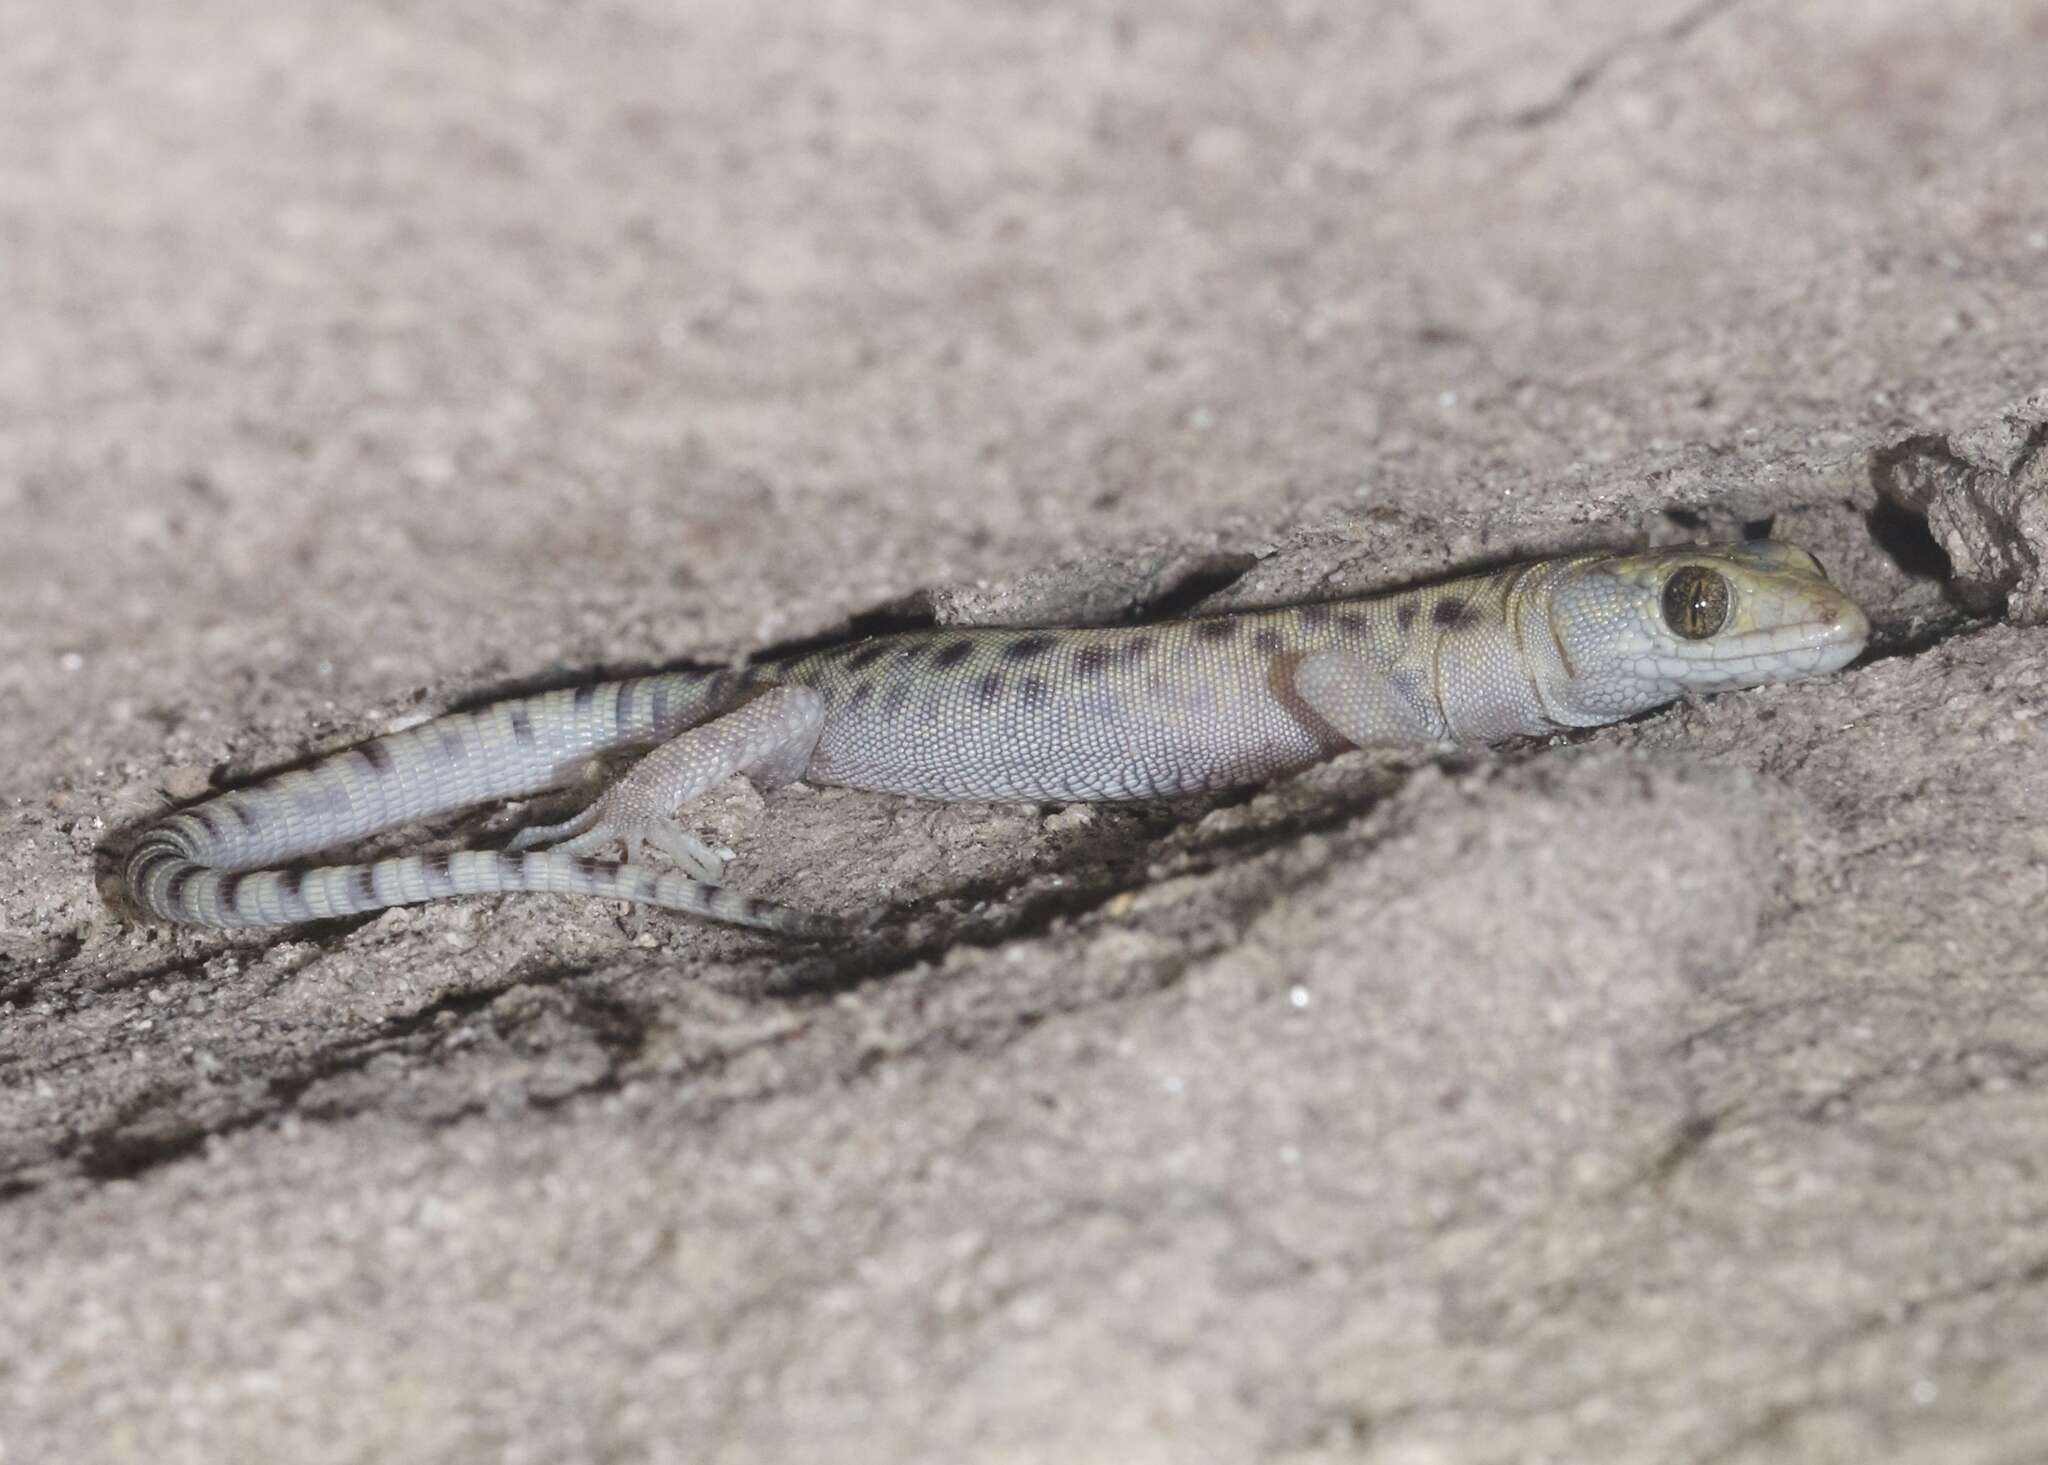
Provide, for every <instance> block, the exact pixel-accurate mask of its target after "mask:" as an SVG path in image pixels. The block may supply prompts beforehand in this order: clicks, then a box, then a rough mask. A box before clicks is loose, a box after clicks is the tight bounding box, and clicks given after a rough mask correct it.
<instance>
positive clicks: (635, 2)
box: [0, 0, 2048, 1465]
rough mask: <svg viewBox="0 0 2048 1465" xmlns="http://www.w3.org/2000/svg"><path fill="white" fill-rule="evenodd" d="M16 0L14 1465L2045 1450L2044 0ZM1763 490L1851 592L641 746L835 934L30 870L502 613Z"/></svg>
mask: <svg viewBox="0 0 2048 1465" xmlns="http://www.w3.org/2000/svg"><path fill="white" fill-rule="evenodd" d="M12 10H13V13H12V14H11V15H10V16H9V18H8V21H7V25H6V34H7V36H8V44H7V45H6V46H5V47H0V222H4V227H5V235H4V242H0V320H4V321H5V322H6V327H5V329H4V331H0V1276H4V1277H5V1278H6V1285H5V1287H0V1462H6V1465H14V1462H17V1461H44V1460H66V1461H95V1460H147V1461H152V1462H155V1461H206V1462H222V1461H239V1460H278V1459H289V1460H293V1461H307V1462H318V1461H380V1462H383V1461H393V1460H412V1459H417V1460H456V1461H467V1460H478V1461H482V1460H490V1461H536V1462H538V1461H546V1462H566V1461H578V1460H590V1461H600V1460H602V1461H626V1460H674V1461H684V1460H689V1461H728V1462H748V1461H777V1460H788V1459H810V1458H830V1459H833V1460H843V1461H849V1462H864V1461H876V1462H903V1461H922V1460H933V1461H956V1460H964V1459H975V1460H1060V1461H1069V1460H1103V1461H1116V1462H1144V1461H1153V1460H1158V1461H1168V1460H1171V1461H1176V1462H1178V1461H1202V1460H1215V1461H1219V1462H1222V1461H1229V1462H1241V1461H1247V1460H1276V1461H1298V1462H1308V1461H1335V1460H1365V1461H1382V1462H1388V1465H1425V1462H1428V1465H1435V1462H1454V1461H1455V1462H1465V1461H1503V1462H1505V1461H1528V1460H1555V1461H1573V1462H1577V1461H1585V1460H1592V1459H1600V1460H1641V1461H1646V1462H1647V1461H1656V1462H1672V1461H1699V1462H1707V1461H1714V1462H1723V1461H1768V1460H1799V1461H1811V1460H1839V1461H1854V1462H1859V1465H1860V1462H1869V1461H1873V1460H1899V1461H1915V1462H1919V1461H1925V1462H1937V1461H1939V1462H1952V1461H1966V1462H1987V1465H1988V1462H2005V1461H2014V1462H2017V1461H2022V1460H2034V1459H2039V1458H2042V1457H2043V1456H2044V1455H2048V1307H2044V1306H2043V1299H2044V1296H2048V1231H2044V1228H2043V1225H2042V1217H2043V1216H2044V1215H2048V1167H2044V1165H2043V1162H2042V1159H2041V1157H2042V1155H2043V1153H2044V1149H2048V924H2044V919H2043V912H2044V910H2048V730H2044V726H2043V724H2044V721H2048V632H2044V631H2043V630H2042V629H2040V626H2041V623H2042V621H2043V620H2044V618H2048V601H2044V596H2048V587H2044V583H2043V579H2042V575H2043V570H2042V567H2043V565H2044V563H2048V543H2044V539H2048V509H2044V497H2043V496H2044V493H2048V480H2044V479H2043V477H2042V474H2043V472H2044V471H2048V454H2043V453H2042V451H2041V449H2042V446H2043V443H2044V437H2043V428H2042V423H2043V421H2044V412H2048V409H2044V406H2043V404H2044V400H2048V398H2044V396H2043V391H2044V387H2048V382H2044V379H2043V371H2044V367H2043V363H2044V362H2048V312H2044V310H2043V308H2042V299H2043V294H2042V290H2043V286H2044V284H2048V171H2044V170H2043V168H2042V166H2041V160H2042V140H2043V138H2044V136H2048V88H2043V87H2042V86H2041V84H2040V78H2041V77H2042V76H2043V75H2044V74H2048V6H2044V5H2043V4H2041V3H2038V0H2026V3H2014V0H1995V3H1994V0H1982V3H1968V0H1945V3H1936V4H1927V3H1908V0H1876V3H1868V0H1820V3H1816V4H1811V5H1803V6H1797V7H1778V6H1768V5H1763V4H1757V3H1747V0H1693V3H1689V4H1686V3H1669V0H1652V3H1647V4H1640V5H1637V4H1619V3H1612V0H1610V3H1594V0H1543V3H1536V4H1529V5H1519V6H1497V5H1479V4H1476V3H1473V0H1427V3H1421V4H1416V5H1412V6H1406V7H1382V6H1352V5H1345V4H1340V3H1337V0H1299V3H1287V4H1279V5H1232V4H1227V3H1223V0H1191V3H1186V4H1181V5H1176V6H1171V7H1153V8H1150V9H1147V8H1143V7H1131V6H1120V5H1111V4H1106V3H1096V0H1058V3H1055V4H1045V5H1036V6H1015V7H988V6H979V7H963V6H948V5H945V4H940V3H934V0H899V3H895V4H892V5H880V6H865V7H837V8H835V7H811V6H788V7H778V6H715V5H709V4H687V5H677V6H662V5H656V4H652V3H646V0H602V3H597V4H591V5H580V6H573V7H564V6H557V5H544V4H540V3H537V0H512V3H492V4H488V5H485V4H478V3H468V0H465V3H458V4H453V5H444V6H437V7H395V8H394V7H387V6H378V5H372V4H365V3H359V0H346V3H341V4H336V5H328V6H319V7H276V6H266V5H259V4H256V3H254V0H192V3H187V4H181V5H178V6H164V7H155V8H147V7H145V8H141V9H131V10H128V11H126V12H125V13H118V14H117V13H115V12H113V11H109V10H106V9H103V8H98V7H41V6H29V5H17V6H15V7H12ZM1766 528H1768V529H1769V531H1770V532H1773V533H1775V534H1777V535H1778V536H1780V537H1783V538H1788V539H1792V540H1795V541H1797V542H1799V543H1802V544H1804V545H1806V546H1807V547H1809V548H1811V549H1813V550H1814V551H1816V552H1817V553H1818V554H1819V555H1820V556H1821V558H1822V560H1823V561H1824V562H1825V563H1826V564H1827V565H1828V567H1829V569H1830V570H1831V572H1833V573H1834V574H1835V575H1836V577H1837V578H1838V579H1840V580H1841V581H1843V582H1844V583H1845V584H1846V585H1848V586H1849V587H1850V588H1851V589H1852V590H1853V591H1854V592H1855V593H1856V594H1857V595H1858V597H1859V598H1860V599H1861V600H1862V602H1863V603H1864V604H1865V606H1866V607H1867V608H1868V609H1869V610H1870V612H1871V614H1872V616H1873V619H1874V620H1875V622H1876V623H1877V626H1878V636H1877V638H1876V641H1875V644H1874V645H1873V648H1872V651H1871V652H1870V654H1869V655H1868V656H1867V657H1866V658H1865V660H1864V661H1863V662H1862V663H1860V664H1859V665H1857V666H1856V667H1853V668H1851V669H1850V670H1849V671H1847V672H1845V673H1843V674H1842V675H1840V676H1838V677H1835V678H1831V679H1828V680H1826V681H1822V682H1815V683H1811V684H1806V685H1801V686H1795V687H1787V688H1777V689H1769V690H1764V691H1759V692H1755V693H1747V694H1741V695H1735V696H1729V697H1724V698H1720V699H1716V700H1713V701H1709V702H1705V703H1701V704H1698V705H1694V706H1686V707H1679V708H1674V709H1671V710H1668V711H1666V712H1664V713H1662V714H1659V715H1656V716H1653V717H1650V718H1648V719H1645V720H1643V721H1641V722H1638V723H1635V724H1632V725H1629V726H1625V727H1620V728H1614V729H1608V730H1604V731H1602V732H1600V733H1597V734H1594V735H1591V736H1589V737H1586V738H1583V739H1576V740H1572V741H1571V742H1569V743H1566V744H1562V745H1560V746H1554V747H1544V748H1535V747H1514V748H1508V749H1502V750H1498V751H1496V752H1493V753H1488V754H1485V755H1474V756H1462V757H1457V758H1432V757H1430V756H1427V755H1423V754H1416V755H1399V756H1395V755H1388V754H1384V753H1359V754H1353V755H1350V756H1348V757H1345V758H1342V759H1339V760H1337V761H1336V762H1334V763H1332V764H1330V765H1327V766H1325V767H1322V768H1319V769H1316V770H1312V771H1311V772H1309V773H1307V774H1305V775H1303V776H1301V777H1300V778H1297V779H1294V780H1290V781H1288V782H1286V783H1284V784H1281V785H1279V786H1276V787H1274V788H1270V789H1266V790H1259V791H1252V792H1248V793H1246V794H1244V795H1241V796H1235V797H1230V798H1220V799H1212V800H1207V801H1200V802H1197V803H1193V804H1173V805H1164V806H1143V807H1134V808H1073V809H1066V810H1058V809H1051V808H1038V807H1031V806H1017V805H1005V806H995V807H986V806H962V807H943V806H935V805H926V804H913V803H907V802H903V801H898V800H891V799H886V798H878V797H872V796H867V795H860V794H853V793H847V792H843V791H831V790H825V791H813V790H807V789H803V788H796V789H791V790H787V791H782V792H778V793H775V794H773V795H770V796H767V797H766V798H763V797H762V796H760V795H758V794H756V793H754V792H753V791H752V790H750V789H747V788H745V787H740V786H735V787H732V788H730V789H727V790H723V791H721V792H720V793H719V794H717V795H716V796H714V797H713V798H712V799H710V800H709V801H707V806H706V808H705V810H704V812H703V821H704V824H705V826H706V828H707V830H708V831H709V832H710V833H711V834H712V835H713V836H714V837H715V838H716V840H717V841H718V842H722V843H726V844H730V845H733V846H734V847H736V848H738V849H739V850H740V851H741V859H740V860H739V861H738V862H737V863H736V864H735V866H734V868H733V871H732V876H731V878H732V879H734V880H735V881H736V882H739V883H742V884H744V885H745V886H746V887H747V888H748V889H749V890H751V891H755V892H757V893H760V894H763V895H767V896H770V897H773V898H777V899H782V900H787V901H791V902H794V903H798V904H803V905H807V906H813V907H819V908H827V909H836V910H846V911H852V910H859V909H865V908H870V907H879V908H883V909H885V910H886V911H887V912H888V916H887V919H886V920H885V921H884V922H883V924H882V926H881V928H880V929H879V931H878V934H877V935H876V936H875V937H874V938H873V939H872V940H871V941H866V942H863V943H860V944H857V945H852V946H848V947H843V948H833V949H827V950H803V949H792V948H787V947H782V946H778V945H776V944H775V943H773V942H771V941H767V940H764V939H761V938H758V937H755V936H752V935H749V934H747V933H743V932H736V931H731V930H721V929H714V928H709V927H705V926H702V925H693V924H690V923H688V922H683V921H675V920H669V919H652V920H640V919H637V918H635V917H632V916H630V915H628V914H626V913H625V912H624V911H623V910H622V908H620V907H617V906H613V905H609V904H605V903H595V904H589V903H586V904H576V903H571V902H564V901H555V900H546V899H529V900H516V899H511V900H503V901H490V902H470V903H463V904H455V905H449V906H443V907H434V908H424V909H416V910H405V911H395V912H390V913H388V914H385V915H383V916H381V917H378V918H376V919H372V920H367V921H363V922H358V923H350V924H334V925H329V926H321V927H313V928H308V929H303V930H293V931H285V932H271V933H254V934H250V935H244V936H234V937H222V936H217V935H204V934H195V933H190V932H177V931H171V930H166V929H162V928H158V927H153V926H146V925H141V924H138V923H136V922H135V921H133V920H131V919H129V918H128V917H126V916H125V915H124V914H123V913H121V912H120V911H118V910H115V909H110V908H109V906H108V905H107V903H106V902H105V900H104V898H103V887H104V886H105V885H106V882H107V877H108V875H109V873H110V871H111V868H112V863H111V862H112V859H113V857H114V856H116V855H117V854H118V852H119V851H120V849H121V847H122V840H123V837H124V835H125V834H127V833H128V832H131V831H132V830H133V829H134V828H135V827H136V826H137V824H138V823H139V822H140V821H143V820H145V819H147V818H148V817H150V816H151V815H152V814H153V813H154V812H155V811H157V810H159V809H161V808H162V807H163V806H164V804H165V802H166V800H167V799H179V798H189V797H192V796H195V795H197V794H199V793H201V792H203V791H205V790H206V789H208V788H210V787H213V786H216V785H218V784H222V783H228V782H232V781H234V780H236V779H239V778H243V777H246V776H248V775H250V774H252V773H254V772H257V771H260V770H262V769H265V768H269V767H273V766H276V765H279V764H282V763H287V762H290V761H293V760H296V759H300V758H303V757H306V756H308V755H311V754H314V753H317V752H321V751H326V750H331V749H334V748H337V747H340V746H345V745H346V744H348V743H351V742H353V741H356V740H358V739H360V738H362V737H365V736H368V735H371V734H374V733H377V732H380V731H384V730H388V729H389V728H391V727H393V726H395V725H398V724H401V723H403V722H405V721H408V720H412V719H416V718H418V717H420V716H423V715H425V714H427V713H429V712H431V711H434V710H437V709H440V708H444V707H447V706H451V705H463V704H469V703H473V702H475V701H478V700H481V699H483V698H485V697H488V696H490V695H493V694H496V693H499V692H502V691H505V690H507V689H511V688H517V687H526V686H531V685H534V684H536V683H553V682H560V681H566V680H571V679H581V678H587V677H590V676H594V675H597V674H600V673H602V672H605V671H610V670H616V669H620V668H628V667H645V666H651V665H659V664H664V663H670V662H673V661H675V660H677V659H679V658H687V659H692V660H708V659H718V658H724V657H730V656H735V655H742V654H748V653H754V652H758V651H760V650H762V649H763V648H765V647H769V646H772V645H776V644H782V643H788V642H792V641H798V640H803V639H806V638H813V637H830V636H836V635H844V634H846V633H847V632H848V631H849V629H851V628H858V627H862V626H866V625H872V624H876V623H878V622H886V621H888V620H890V619H892V618H901V617H906V616H909V617H916V616H936V617H938V618H940V619H943V620H948V621H963V622H965V621H984V622H987V621H1007V622H1023V621H1034V620H1036V621H1044V620H1065V619H1094V620H1101V619H1109V618H1116V617H1121V616H1129V615H1142V614H1147V613H1161V612H1176V611H1180V610H1185V609H1187V608H1189V607H1191V606H1194V605H1197V604H1200V605H1205V606H1224V605H1238V604H1255V603H1259V602H1262V601H1277V600H1287V599H1294V598H1300V597H1303V596H1312V595H1328V594H1334V593H1339V592H1344V591H1351V590H1363V589H1367V588H1374V587H1382V586H1393V585H1397V584H1400V583H1404V582H1407V581H1412V580H1416V579H1420V578H1425V577H1428V576H1431V575H1435V574H1438V573H1441V572H1445V571H1448V570H1452V569H1457V568H1462V567H1466V566H1471V565H1477V564H1482V563H1488V562H1492V561H1497V560H1499V559H1503V558H1508V557H1513V556H1518V555H1522V554H1525V553H1534V552H1542V551H1547V550H1551V549H1555V548H1562V547H1571V546H1580V545H1585V544H1592V543H1627V542H1642V541H1645V540H1648V541H1656V542H1670V541H1676V540H1684V539H1687V538H1703V537H1728V536H1734V535H1740V534H1742V533H1745V532H1748V533H1755V532H1762V531H1764V530H1765V529H1766ZM473 827H474V826H473V825H472V824H469V823H463V822H456V823H452V824H450V825H448V826H445V827H437V828H436V829H435V830H432V831H427V832H426V833H427V835H428V836H430V837H436V836H437V837H444V838H446V837H454V836H458V835H462V834H465V833H468V832H471V831H472V830H473Z"/></svg>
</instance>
